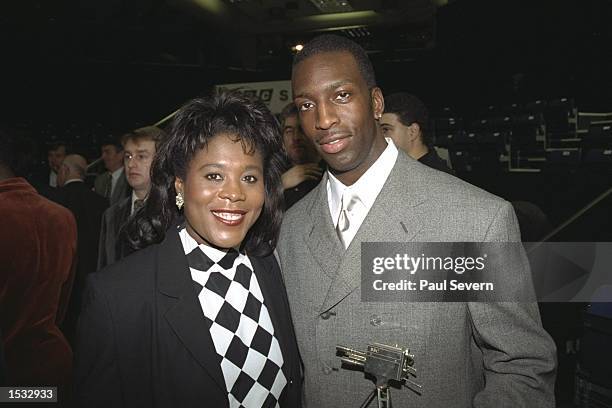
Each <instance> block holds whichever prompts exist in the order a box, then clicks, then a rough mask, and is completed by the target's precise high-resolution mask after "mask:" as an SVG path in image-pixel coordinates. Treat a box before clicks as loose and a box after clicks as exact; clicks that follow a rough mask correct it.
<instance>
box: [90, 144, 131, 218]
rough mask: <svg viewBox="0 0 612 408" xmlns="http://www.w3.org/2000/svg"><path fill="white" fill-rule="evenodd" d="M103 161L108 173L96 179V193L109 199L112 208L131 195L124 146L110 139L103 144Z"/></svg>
mask: <svg viewBox="0 0 612 408" xmlns="http://www.w3.org/2000/svg"><path fill="white" fill-rule="evenodd" d="M102 161H104V167H105V168H106V170H107V171H106V172H105V173H102V174H100V175H99V176H98V177H96V180H95V182H94V191H95V192H96V193H98V194H100V195H101V196H102V197H105V198H107V199H108V204H109V205H110V206H112V205H114V204H116V203H117V202H119V201H121V200H123V199H124V198H125V197H128V196H129V195H130V187H129V185H128V183H127V179H126V177H125V172H124V169H123V146H122V145H121V143H119V142H118V141H117V140H116V139H114V138H110V139H108V140H106V141H105V142H104V143H103V144H102Z"/></svg>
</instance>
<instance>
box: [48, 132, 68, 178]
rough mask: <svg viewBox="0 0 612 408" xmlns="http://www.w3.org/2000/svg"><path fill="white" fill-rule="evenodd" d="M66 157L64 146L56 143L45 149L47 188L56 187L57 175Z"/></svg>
mask: <svg viewBox="0 0 612 408" xmlns="http://www.w3.org/2000/svg"><path fill="white" fill-rule="evenodd" d="M65 157H66V145H65V144H64V143H62V142H56V143H53V144H51V145H50V146H49V148H48V149H47V163H49V187H53V188H55V187H57V174H58V173H59V169H60V166H61V165H62V162H63V161H64V158H65Z"/></svg>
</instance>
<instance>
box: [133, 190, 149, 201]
mask: <svg viewBox="0 0 612 408" xmlns="http://www.w3.org/2000/svg"><path fill="white" fill-rule="evenodd" d="M134 195H135V196H136V198H137V199H139V200H144V199H145V198H147V196H148V195H149V190H148V189H145V190H141V189H139V190H134Z"/></svg>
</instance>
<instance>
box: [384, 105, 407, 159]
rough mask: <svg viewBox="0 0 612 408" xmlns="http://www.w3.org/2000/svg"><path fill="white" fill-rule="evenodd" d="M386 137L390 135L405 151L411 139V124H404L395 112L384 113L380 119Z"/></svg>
mask: <svg viewBox="0 0 612 408" xmlns="http://www.w3.org/2000/svg"><path fill="white" fill-rule="evenodd" d="M380 128H381V130H382V135H383V136H384V137H390V138H391V139H392V140H393V143H395V145H396V146H397V147H399V148H401V149H403V150H405V151H407V146H408V145H409V142H410V139H411V132H410V127H409V126H404V125H403V124H402V122H400V120H399V118H398V117H397V115H396V114H395V113H384V114H383V115H382V118H381V120H380Z"/></svg>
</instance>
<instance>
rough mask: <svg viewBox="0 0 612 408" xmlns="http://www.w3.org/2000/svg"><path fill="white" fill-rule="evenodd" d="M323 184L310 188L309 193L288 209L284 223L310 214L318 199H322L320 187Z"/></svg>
mask: <svg viewBox="0 0 612 408" xmlns="http://www.w3.org/2000/svg"><path fill="white" fill-rule="evenodd" d="M321 184H322V182H321ZM321 184H319V185H318V186H316V187H315V188H313V189H312V190H310V191H309V192H308V194H306V195H305V196H304V197H303V198H302V199H300V200H299V201H297V202H296V203H295V204H293V205H292V206H291V208H289V209H288V210H287V212H286V213H285V216H284V218H283V223H284V222H286V221H290V220H300V219H303V218H304V217H307V216H308V215H309V214H310V210H311V208H312V206H313V205H314V204H315V202H316V200H319V199H320V196H321V194H320V189H321V188H323V187H322V186H321Z"/></svg>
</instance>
